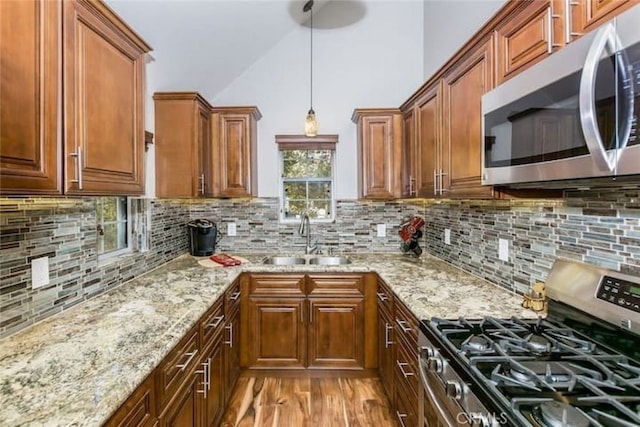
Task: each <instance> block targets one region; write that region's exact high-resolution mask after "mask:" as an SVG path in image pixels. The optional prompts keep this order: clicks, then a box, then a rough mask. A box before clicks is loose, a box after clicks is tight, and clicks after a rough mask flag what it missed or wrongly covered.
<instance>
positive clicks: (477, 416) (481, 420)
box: [469, 412, 491, 427]
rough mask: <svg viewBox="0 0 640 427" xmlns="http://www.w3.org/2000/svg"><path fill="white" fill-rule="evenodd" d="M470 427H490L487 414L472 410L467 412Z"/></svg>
mask: <svg viewBox="0 0 640 427" xmlns="http://www.w3.org/2000/svg"><path fill="white" fill-rule="evenodd" d="M469 419H470V421H471V423H470V425H471V427H491V421H490V420H489V416H488V415H485V414H483V413H480V412H472V413H470V414H469Z"/></svg>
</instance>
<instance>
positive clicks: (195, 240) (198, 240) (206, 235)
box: [187, 219, 220, 256]
mask: <svg viewBox="0 0 640 427" xmlns="http://www.w3.org/2000/svg"><path fill="white" fill-rule="evenodd" d="M187 233H188V234H189V253H190V254H191V255H194V256H209V255H213V253H214V251H215V250H216V244H217V241H218V240H219V236H220V235H219V232H218V227H216V224H215V223H213V222H212V221H209V220H208V219H195V220H193V221H189V222H188V223H187Z"/></svg>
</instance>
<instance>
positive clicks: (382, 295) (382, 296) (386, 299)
mask: <svg viewBox="0 0 640 427" xmlns="http://www.w3.org/2000/svg"><path fill="white" fill-rule="evenodd" d="M378 299H379V300H380V301H381V302H385V301H388V300H389V297H388V296H386V295H385V294H384V292H378Z"/></svg>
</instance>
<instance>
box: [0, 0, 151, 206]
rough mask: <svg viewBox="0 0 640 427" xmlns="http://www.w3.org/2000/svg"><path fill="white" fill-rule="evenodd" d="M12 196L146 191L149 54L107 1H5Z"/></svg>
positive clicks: (5, 154)
mask: <svg viewBox="0 0 640 427" xmlns="http://www.w3.org/2000/svg"><path fill="white" fill-rule="evenodd" d="M0 12H1V13H0V16H1V18H0V19H1V20H2V25H1V32H2V34H1V41H0V55H1V57H2V62H1V65H0V67H1V70H0V75H1V76H2V77H1V82H2V86H1V87H2V89H1V90H0V109H1V114H0V117H1V123H0V129H1V131H0V132H1V134H0V135H1V140H0V147H1V148H0V158H1V160H0V161H1V167H2V169H1V173H0V175H1V176H0V178H1V180H2V182H1V184H0V186H1V190H0V191H1V192H2V194H51V195H54V194H62V193H65V194H74V195H75V194H77V195H80V194H83V195H102V194H110V195H136V194H142V193H143V192H144V168H143V160H144V159H143V155H144V123H143V120H144V109H143V102H144V55H145V53H146V52H148V51H150V50H151V48H150V47H149V46H148V45H147V44H146V43H145V42H144V41H143V40H142V39H140V38H139V37H138V36H137V35H136V34H135V33H134V32H133V31H132V30H131V28H130V27H128V26H127V25H126V23H124V22H123V21H122V20H121V19H120V18H119V17H118V16H117V15H116V14H115V13H114V12H113V11H112V10H111V9H109V7H107V6H106V5H105V4H104V3H103V2H100V1H93V0H75V1H64V2H63V1H59V0H50V1H19V2H4V1H3V2H0Z"/></svg>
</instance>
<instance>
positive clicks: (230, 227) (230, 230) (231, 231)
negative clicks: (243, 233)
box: [227, 222, 236, 236]
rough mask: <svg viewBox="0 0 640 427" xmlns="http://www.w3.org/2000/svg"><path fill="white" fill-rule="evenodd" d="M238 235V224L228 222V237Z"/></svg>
mask: <svg viewBox="0 0 640 427" xmlns="http://www.w3.org/2000/svg"><path fill="white" fill-rule="evenodd" d="M235 235H236V223H235V222H228V223H227V236H235Z"/></svg>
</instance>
